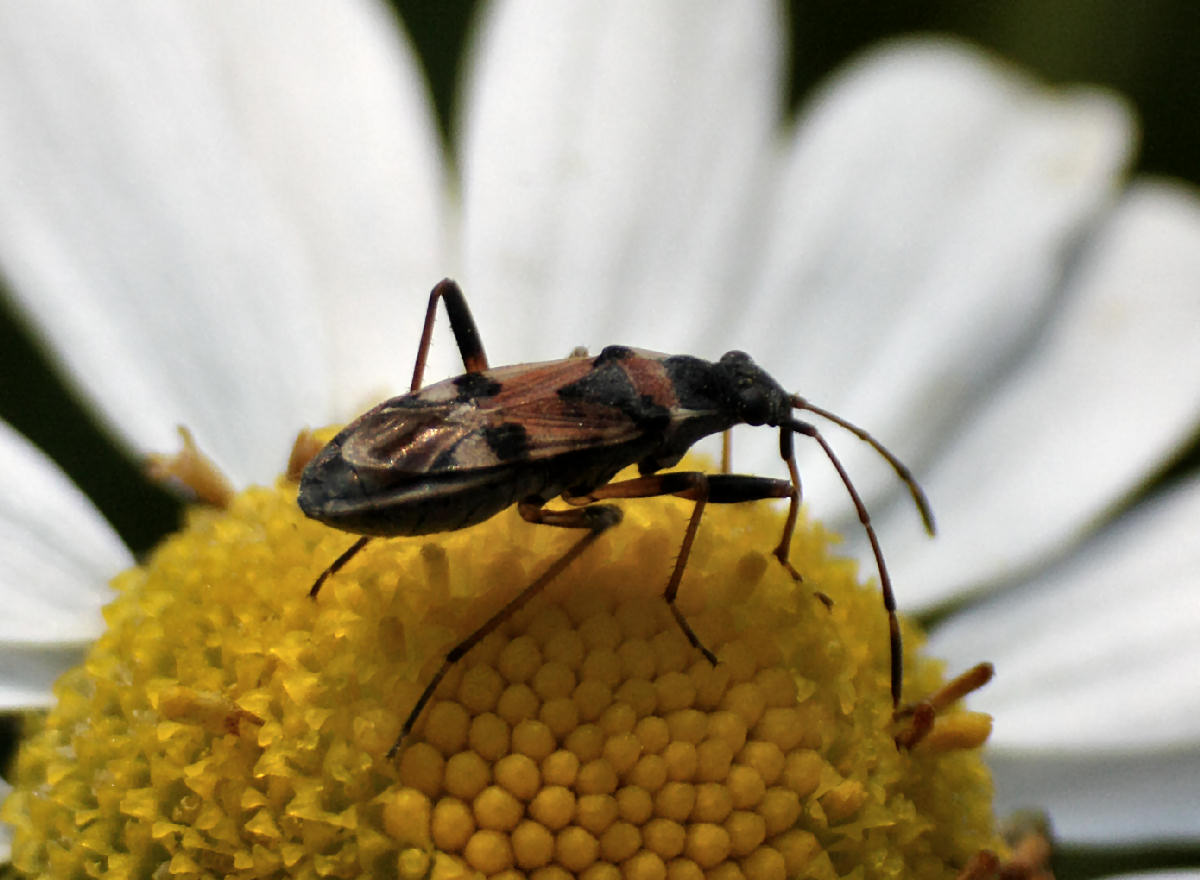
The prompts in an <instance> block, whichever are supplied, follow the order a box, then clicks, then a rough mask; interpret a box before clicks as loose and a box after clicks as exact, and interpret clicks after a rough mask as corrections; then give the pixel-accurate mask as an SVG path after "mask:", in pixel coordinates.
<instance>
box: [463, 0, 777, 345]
mask: <svg viewBox="0 0 1200 880" xmlns="http://www.w3.org/2000/svg"><path fill="white" fill-rule="evenodd" d="M490 12H491V14H490V15H489V16H488V18H487V19H486V20H485V23H484V27H483V28H482V30H481V33H482V38H481V42H480V46H479V48H478V51H477V55H476V57H475V59H474V60H475V63H474V66H473V69H472V71H471V77H470V79H469V87H468V91H467V97H466V116H465V121H464V140H463V144H464V147H463V158H462V166H463V170H464V187H463V198H464V269H465V271H464V273H463V280H464V282H465V287H466V289H467V293H468V295H471V296H473V297H474V298H473V300H472V303H473V305H474V306H475V308H476V312H477V316H478V317H479V319H480V328H481V330H482V332H483V334H484V338H485V341H486V342H487V344H488V347H489V351H490V353H491V354H492V360H493V361H494V362H496V363H502V362H514V361H515V362H520V361H529V360H537V359H539V358H543V359H544V358H554V357H562V356H564V355H565V354H566V353H567V352H568V351H570V350H571V348H572V347H573V346H575V345H579V344H583V345H587V346H589V347H590V348H592V349H597V348H599V347H602V346H603V345H605V344H609V343H625V344H633V345H641V346H643V347H648V348H655V349H659V350H671V349H672V348H673V347H675V346H677V345H680V344H682V343H683V342H684V341H686V340H687V339H689V338H692V339H694V337H695V335H696V331H695V328H697V327H702V326H705V325H709V324H714V323H718V322H721V321H723V320H724V319H725V318H727V317H728V315H729V314H730V313H731V312H732V311H735V310H736V309H737V308H738V307H739V301H738V299H737V295H735V293H734V291H739V292H740V287H741V280H742V279H740V278H737V277H731V275H730V272H731V269H732V268H733V267H734V266H735V265H736V263H735V262H734V261H733V260H731V258H730V252H731V251H735V250H736V247H735V246H736V245H737V244H738V243H739V242H741V240H742V238H743V237H744V236H746V235H747V234H749V230H747V229H746V228H745V222H744V220H745V217H746V214H747V212H748V211H749V210H750V205H751V204H752V203H753V200H754V197H755V196H756V195H757V187H758V186H760V185H761V180H760V177H761V172H762V170H763V166H764V163H765V161H766V157H767V155H768V152H769V150H768V148H769V146H770V139H771V134H772V128H773V126H774V122H775V119H776V115H777V113H778V109H777V108H778V104H779V76H780V64H781V60H782V52H781V48H782V45H781V39H780V34H781V28H780V22H779V20H778V15H777V11H776V10H774V9H773V8H772V7H771V6H770V5H769V4H766V3H756V4H723V3H720V2H695V0H675V2H659V3H638V2H630V0H622V2H611V0H592V2H584V3H570V4H562V3H556V2H553V0H547V2H537V0H530V2H511V3H501V4H496V5H495V6H494V7H492V8H491V9H490ZM697 353H703V352H697ZM710 354H711V352H710Z"/></svg>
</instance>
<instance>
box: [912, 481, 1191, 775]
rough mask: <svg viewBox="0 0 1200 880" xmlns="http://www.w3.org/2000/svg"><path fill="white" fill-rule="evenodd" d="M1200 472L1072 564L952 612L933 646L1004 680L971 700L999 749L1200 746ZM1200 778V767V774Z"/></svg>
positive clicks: (958, 663) (955, 663)
mask: <svg viewBox="0 0 1200 880" xmlns="http://www.w3.org/2000/svg"><path fill="white" fill-rule="evenodd" d="M1197 522H1200V479H1193V480H1191V481H1190V482H1188V483H1186V484H1184V485H1182V486H1180V487H1178V488H1175V489H1173V490H1172V491H1170V492H1168V493H1166V494H1165V495H1163V496H1162V497H1160V498H1155V499H1153V500H1152V501H1150V502H1148V503H1146V504H1143V505H1141V506H1140V507H1138V508H1137V509H1136V510H1135V511H1133V512H1132V513H1130V514H1128V515H1126V516H1125V517H1122V519H1121V520H1119V521H1118V523H1117V524H1115V525H1114V526H1112V527H1110V528H1108V529H1106V530H1105V531H1103V532H1101V533H1100V534H1099V535H1097V536H1096V537H1095V538H1093V539H1092V540H1090V541H1088V542H1087V543H1086V544H1085V545H1084V546H1083V547H1082V548H1081V549H1080V551H1079V552H1078V553H1077V554H1076V555H1075V556H1074V557H1073V558H1072V559H1071V560H1070V561H1069V562H1068V563H1066V564H1062V565H1060V566H1058V567H1057V568H1056V569H1054V570H1052V571H1051V572H1049V573H1047V574H1046V575H1044V576H1042V577H1040V578H1038V579H1037V580H1035V581H1032V582H1029V583H1027V584H1023V585H1022V586H1020V587H1019V588H1015V589H1010V590H1005V591H1004V592H1002V593H1000V594H999V595H996V596H994V597H992V598H990V599H989V600H987V601H984V602H981V603H978V604H977V605H975V606H973V607H971V608H969V609H967V610H965V611H963V612H961V613H959V614H956V615H954V616H952V617H951V618H950V619H949V620H948V621H947V622H946V623H945V624H943V625H942V626H941V627H939V628H938V629H937V630H936V631H935V632H934V634H933V636H932V639H931V641H930V645H929V650H930V652H931V653H933V654H936V655H938V656H943V657H946V658H948V659H949V661H950V666H951V668H955V669H957V668H965V667H967V666H969V665H972V664H974V663H976V662H978V661H980V660H989V661H991V662H992V663H994V664H995V667H996V678H995V679H994V681H993V682H992V683H991V684H989V685H988V686H987V687H986V688H985V689H984V690H983V691H982V692H981V693H980V694H978V695H977V697H976V698H975V700H974V705H975V707H976V708H979V709H982V710H984V711H987V712H991V713H992V714H993V715H994V716H995V717H996V724H995V730H994V732H993V734H992V740H991V742H992V744H993V745H994V746H995V747H997V748H999V749H1008V750H1016V749H1025V750H1040V749H1056V750H1059V751H1066V750H1069V751H1075V752H1078V751H1082V750H1108V751H1113V750H1119V749H1147V748H1151V747H1153V748H1169V747H1182V746H1190V747H1191V748H1193V749H1195V748H1196V747H1197V745H1198V744H1200V641H1198V640H1197V638H1196V633H1197V632H1198V631H1200V590H1197V589H1196V572H1197V571H1200V543H1197V541H1196V523H1197ZM1197 779H1200V776H1198V777H1197Z"/></svg>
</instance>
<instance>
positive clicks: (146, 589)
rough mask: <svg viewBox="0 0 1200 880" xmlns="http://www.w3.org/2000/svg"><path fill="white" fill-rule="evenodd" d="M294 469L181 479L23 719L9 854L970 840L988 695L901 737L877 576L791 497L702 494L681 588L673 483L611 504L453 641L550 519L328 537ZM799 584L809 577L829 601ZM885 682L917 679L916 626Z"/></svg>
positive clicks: (385, 861) (841, 847) (446, 851)
mask: <svg viewBox="0 0 1200 880" xmlns="http://www.w3.org/2000/svg"><path fill="white" fill-rule="evenodd" d="M295 491H296V489H295V484H294V483H289V482H287V481H286V480H281V481H280V483H279V485H278V486H276V487H275V488H270V489H267V488H254V489H250V490H248V491H246V492H243V493H241V494H239V495H237V496H235V497H234V498H233V499H232V500H231V501H230V503H229V506H228V507H227V508H226V509H224V510H216V509H205V508H198V509H195V510H193V511H192V512H191V513H190V515H189V518H188V523H187V526H186V528H185V529H184V530H183V531H182V532H181V533H179V534H178V535H176V536H174V537H172V538H171V539H169V540H167V541H166V542H165V543H164V544H163V545H162V546H161V547H160V548H159V549H158V550H157V551H156V552H155V553H154V555H153V557H152V558H151V559H150V560H149V561H148V562H147V563H146V564H145V565H144V566H141V567H138V568H135V569H132V570H130V571H127V572H125V573H124V574H122V575H120V576H119V577H118V578H116V580H115V582H114V585H115V587H116V589H117V591H118V593H119V596H118V598H117V599H116V601H114V602H113V603H112V604H111V605H110V606H109V607H108V608H107V609H106V611H105V616H106V619H107V622H108V630H107V631H106V632H105V634H104V635H103V636H102V637H101V638H100V640H99V641H98V642H97V643H96V644H95V646H94V648H93V649H92V651H91V653H90V654H89V656H88V658H87V660H86V661H85V663H84V664H83V666H81V667H80V668H78V669H76V670H74V671H72V672H70V673H68V674H67V675H65V676H64V677H63V678H62V679H61V680H60V681H59V683H58V685H57V687H56V693H57V697H58V704H57V706H56V707H55V708H54V709H53V710H52V711H51V712H50V713H49V715H48V717H46V718H45V719H44V721H43V720H38V721H37V722H35V726H36V727H37V729H36V730H35V731H33V732H31V734H30V735H29V736H28V737H27V740H26V742H25V743H24V745H23V747H22V750H21V753H20V757H19V762H18V768H17V783H16V791H15V793H14V794H13V796H12V797H11V798H9V800H8V802H7V803H6V804H5V805H4V808H3V811H2V813H0V817H2V818H3V819H4V820H5V821H7V822H10V823H12V824H13V825H14V826H16V838H15V843H14V848H13V860H14V865H15V866H16V867H17V869H18V870H20V871H22V872H24V873H25V874H26V875H28V876H31V877H34V876H36V877H47V878H49V877H54V878H61V877H75V876H78V877H82V876H92V877H155V878H168V877H180V878H192V877H195V878H200V877H219V876H229V877H247V878H250V877H268V876H270V877H346V878H350V877H363V876H370V877H386V878H394V877H400V878H423V877H430V876H432V877H438V878H444V877H456V876H464V877H465V876H472V875H474V874H475V873H476V872H480V873H482V874H484V875H488V876H495V877H505V878H508V877H513V878H516V877H521V876H525V877H535V878H541V880H551V878H559V877H584V878H591V880H600V878H609V877H613V878H615V877H629V878H648V880H661V878H668V877H669V878H680V880H682V878H700V877H728V878H739V877H745V878H751V880H756V878H764V880H767V878H779V880H783V878H785V877H814V878H834V877H841V876H855V877H905V878H922V877H953V876H954V875H955V873H956V872H957V871H958V869H960V868H961V867H962V866H963V865H965V864H966V863H967V862H968V861H969V860H970V858H971V856H972V855H973V854H975V853H976V852H977V851H979V850H980V849H983V848H991V849H996V848H1000V847H1001V846H1002V844H1001V843H1000V842H999V841H998V839H997V837H996V834H995V830H994V822H993V818H992V813H991V807H990V797H991V783H990V779H989V776H988V774H987V772H986V770H985V769H984V766H983V764H982V762H981V760H980V758H979V754H978V748H977V746H978V745H979V744H980V743H981V742H982V740H983V739H984V738H986V734H987V727H986V720H985V719H981V718H980V717H979V716H973V715H971V714H970V713H963V712H960V711H956V710H950V711H949V712H947V713H945V714H943V715H941V716H940V717H939V719H938V727H935V729H934V733H933V734H932V735H931V736H930V737H928V738H926V740H925V741H924V742H922V743H921V744H919V745H917V746H916V747H914V748H912V749H911V750H910V749H907V748H897V746H896V744H895V740H894V737H895V736H896V733H897V729H896V724H895V723H893V720H892V706H891V701H890V695H889V666H888V635H887V621H886V618H885V615H884V613H883V611H882V608H881V607H880V600H879V595H878V592H877V590H876V589H875V588H873V587H871V586H861V585H859V584H858V583H857V581H856V573H855V567H854V565H853V564H852V563H850V562H848V561H845V560H840V559H837V558H835V557H834V556H833V555H832V554H831V552H830V550H829V543H830V542H829V536H828V535H827V534H826V533H825V532H823V531H822V530H821V529H820V528H819V527H817V526H809V525H805V524H803V523H802V524H801V527H800V529H799V530H798V531H797V533H796V537H795V540H794V542H793V545H792V561H793V564H794V565H795V567H796V568H797V569H798V570H799V571H800V572H801V573H802V574H803V576H804V581H803V582H802V583H800V584H797V583H795V582H794V581H793V580H792V578H791V577H789V576H788V574H787V573H786V572H785V571H784V569H783V567H782V566H780V565H779V564H778V562H776V561H775V560H774V559H773V558H772V557H771V556H770V553H769V550H770V548H771V547H773V546H774V545H775V543H776V542H777V541H778V537H779V530H780V528H781V518H780V515H779V513H778V512H777V511H776V510H774V509H773V508H772V506H771V505H769V504H765V503H756V504H741V505H723V506H717V505H713V506H711V507H710V508H709V509H708V510H707V511H706V513H705V518H704V521H703V523H702V525H701V528H700V532H699V536H698V538H697V541H696V544H695V548H694V550H693V554H692V557H691V560H690V563H689V567H688V570H687V573H686V575H685V576H684V580H683V583H682V586H681V589H680V594H679V607H680V610H681V611H682V612H683V613H684V614H685V615H686V616H687V618H688V619H689V621H690V622H691V623H692V625H693V627H694V628H695V630H696V632H697V634H698V635H699V636H700V638H701V639H702V640H703V641H704V642H705V644H706V645H707V646H708V647H709V648H711V649H712V650H713V651H714V652H715V653H716V655H717V657H718V658H719V660H720V662H719V663H718V665H717V666H715V667H713V666H711V665H710V664H709V663H708V662H707V661H706V660H704V658H703V657H702V656H700V654H699V653H698V652H697V651H696V650H695V649H694V648H692V647H691V646H690V645H689V644H688V643H687V641H686V640H685V639H684V637H683V635H682V633H681V632H680V630H679V627H678V625H677V623H676V622H675V621H674V620H673V618H672V617H671V615H670V614H669V613H668V610H667V607H666V605H665V603H664V602H663V600H662V598H661V593H662V589H663V587H664V585H665V583H666V579H667V577H668V575H669V573H670V568H671V564H672V560H673V557H674V554H675V552H676V550H677V549H678V544H679V540H680V537H681V536H682V534H683V531H684V528H685V526H686V522H687V516H688V513H689V512H690V506H691V505H690V504H689V503H687V502H681V501H678V500H676V499H651V500H645V501H631V502H625V503H622V507H623V509H624V511H625V519H624V522H622V523H621V524H620V525H619V526H617V527H615V528H613V529H611V530H610V531H609V532H607V533H606V534H604V535H603V536H602V537H601V538H600V539H599V540H598V541H597V542H596V543H595V544H594V545H593V546H592V547H590V548H588V550H587V551H586V552H585V553H584V554H583V555H582V556H581V557H580V558H579V559H577V560H576V561H574V562H573V563H572V564H571V565H570V566H569V567H568V569H567V570H566V572H565V573H563V574H562V575H561V576H560V577H558V578H557V579H556V580H555V581H554V582H552V583H551V585H550V586H549V587H548V588H547V590H546V591H545V592H544V594H542V595H541V596H539V597H538V598H537V599H535V600H534V601H532V602H531V603H529V605H528V606H526V607H525V608H523V609H521V610H520V611H518V612H517V613H516V614H514V615H513V617H512V618H511V619H510V620H509V621H507V622H506V623H505V624H504V625H503V626H502V627H501V628H500V629H499V630H497V631H496V632H494V633H493V634H492V635H490V636H488V637H487V638H485V639H484V640H483V641H482V642H481V643H480V644H479V645H477V646H476V647H475V649H474V650H472V651H471V652H470V653H469V654H468V655H467V657H466V658H464V659H463V660H462V661H461V662H460V663H458V664H456V665H455V667H454V668H453V669H452V671H451V672H450V674H449V675H447V677H446V679H445V680H444V681H443V682H442V684H441V686H440V687H439V688H438V690H437V692H436V694H435V696H434V698H433V699H432V700H431V701H430V704H429V705H428V706H427V707H426V709H425V711H424V712H423V713H422V715H421V717H420V719H419V720H418V723H417V726H416V728H415V730H414V732H413V734H412V735H411V736H410V737H409V739H408V741H407V742H406V744H405V747H404V748H403V749H402V750H401V752H400V754H399V755H398V756H397V757H396V758H395V759H393V760H388V759H387V758H386V757H385V754H386V752H387V750H388V748H389V747H390V746H391V745H392V743H393V742H394V740H395V738H396V736H397V734H398V732H399V730H400V727H401V725H402V724H403V722H404V719H405V717H406V716H407V714H408V712H409V709H410V708H411V706H412V705H413V702H414V700H415V699H416V698H417V696H418V695H419V693H420V692H421V689H422V687H423V685H424V683H425V682H426V681H428V680H429V676H430V675H431V674H432V672H433V671H434V670H435V669H436V668H437V666H438V664H439V663H440V661H441V659H442V657H443V656H444V653H445V651H446V650H447V649H448V647H450V646H451V645H453V644H454V643H456V642H457V641H459V640H461V639H462V638H463V637H465V636H466V635H467V634H469V633H470V632H471V631H472V629H473V628H474V627H476V626H477V625H478V624H479V623H480V622H482V621H483V620H485V619H486V618H487V617H488V616H489V615H490V614H492V613H494V612H495V611H496V610H497V609H499V608H501V607H502V606H503V605H504V603H505V602H506V601H507V600H508V599H509V598H511V597H512V595H513V594H515V593H516V592H517V591H518V590H519V589H520V588H521V587H523V586H524V585H525V584H527V583H529V582H530V581H531V580H532V579H533V578H534V577H536V576H537V575H538V574H539V573H540V572H541V571H542V570H544V569H545V567H546V566H547V565H549V564H550V563H551V562H552V561H553V560H554V559H555V558H557V557H558V556H559V555H561V553H562V552H563V551H564V550H565V549H566V548H567V547H568V546H570V544H571V543H573V542H574V541H576V540H577V539H578V535H577V534H576V533H573V532H567V533H564V532H563V531H560V530H557V529H552V528H546V527H541V526H534V525H529V524H527V523H525V522H523V521H522V520H521V519H520V518H519V517H518V516H517V515H516V514H515V512H512V511H509V512H506V513H504V514H502V515H500V516H498V517H496V518H494V519H493V520H491V521H489V522H487V523H484V524H482V525H480V526H477V527H474V528H471V529H467V530H463V531H459V532H451V533H447V534H442V535H433V536H429V537H419V538H401V539H396V540H389V541H376V542H373V543H372V544H371V546H370V547H368V548H367V549H366V550H364V551H363V552H362V553H361V554H359V556H357V557H356V558H355V559H354V560H353V561H352V562H351V563H350V564H349V565H347V566H346V567H345V568H344V569H343V570H342V571H340V572H338V573H337V574H336V575H335V576H333V577H332V578H330V580H329V581H328V582H327V583H326V584H325V585H324V587H323V589H322V591H321V593H320V595H319V596H318V598H317V599H316V600H315V601H314V600H312V599H309V598H308V590H309V588H310V587H311V585H312V583H313V580H314V578H315V577H316V576H317V575H318V574H319V573H320V572H321V571H322V569H323V568H324V567H325V566H326V565H328V563H329V562H330V561H332V560H333V559H334V558H335V557H336V556H337V555H338V554H339V553H340V552H341V551H342V550H344V549H345V548H346V547H347V546H348V545H349V543H350V542H351V541H352V540H353V539H352V538H351V537H349V536H347V535H345V534H342V533H339V532H335V531H332V530H330V529H328V528H325V527H323V526H321V525H319V524H317V523H314V522H312V521H309V520H306V519H305V518H304V517H303V516H302V515H301V514H300V512H299V510H298V509H297V507H296V504H295ZM823 597H827V598H828V599H829V600H831V604H829V605H826V603H825V601H823ZM917 641H918V637H917V635H916V633H915V632H914V631H913V630H912V629H911V628H907V627H906V644H907V645H909V646H910V650H909V653H908V656H907V657H906V661H907V669H908V674H907V677H906V681H905V688H906V693H908V694H910V695H925V694H928V693H931V692H933V691H934V690H936V689H937V687H938V686H939V684H940V676H941V670H940V668H939V667H938V664H936V663H934V662H932V661H929V660H925V659H921V658H919V657H917V656H916V655H915V653H914V651H913V650H912V647H911V646H914V645H915V644H916V642H917Z"/></svg>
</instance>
